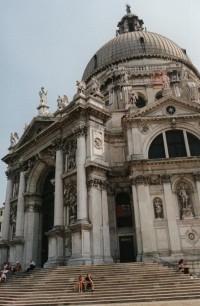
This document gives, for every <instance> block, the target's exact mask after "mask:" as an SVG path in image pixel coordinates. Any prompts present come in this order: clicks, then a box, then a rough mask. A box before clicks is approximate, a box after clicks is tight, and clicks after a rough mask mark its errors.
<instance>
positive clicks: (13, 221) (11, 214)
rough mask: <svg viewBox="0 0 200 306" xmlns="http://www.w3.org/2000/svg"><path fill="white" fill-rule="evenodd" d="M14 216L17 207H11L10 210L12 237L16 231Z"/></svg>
mask: <svg viewBox="0 0 200 306" xmlns="http://www.w3.org/2000/svg"><path fill="white" fill-rule="evenodd" d="M16 217H17V209H16V208H13V209H11V212H10V225H11V228H12V238H13V237H14V236H15V232H16Z"/></svg>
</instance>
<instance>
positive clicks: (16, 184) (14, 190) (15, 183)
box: [13, 180, 19, 198]
mask: <svg viewBox="0 0 200 306" xmlns="http://www.w3.org/2000/svg"><path fill="white" fill-rule="evenodd" d="M18 191H19V182H18V180H16V181H15V182H14V185H13V198H14V197H17V196H18Z"/></svg>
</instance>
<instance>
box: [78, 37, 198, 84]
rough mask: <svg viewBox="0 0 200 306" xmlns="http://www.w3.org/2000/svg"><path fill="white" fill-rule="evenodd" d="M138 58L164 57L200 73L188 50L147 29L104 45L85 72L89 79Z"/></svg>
mask: <svg viewBox="0 0 200 306" xmlns="http://www.w3.org/2000/svg"><path fill="white" fill-rule="evenodd" d="M138 58H164V59H169V60H174V61H177V62H182V63H184V64H186V65H189V66H190V67H191V68H192V69H193V70H195V72H196V73H197V74H198V72H197V70H196V68H195V67H194V66H193V65H192V62H191V61H190V59H189V57H188V56H187V55H186V52H185V51H184V50H183V49H181V48H180V47H179V46H178V45H177V44H176V43H174V42H173V41H171V40H170V39H168V38H166V37H164V36H162V35H159V34H156V33H152V32H147V31H133V32H128V33H124V34H122V35H119V36H116V37H115V38H113V39H111V40H110V41H109V42H107V43H106V44H105V45H103V46H102V47H101V48H100V49H99V50H98V51H97V52H96V53H95V55H94V56H93V57H92V58H91V60H90V61H89V63H88V65H87V66H86V69H85V71H84V74H83V80H84V81H87V80H89V79H90V77H91V76H92V75H94V74H96V73H97V72H99V71H101V70H104V69H105V68H106V67H108V66H110V65H114V64H117V63H119V62H122V61H126V60H130V59H138Z"/></svg>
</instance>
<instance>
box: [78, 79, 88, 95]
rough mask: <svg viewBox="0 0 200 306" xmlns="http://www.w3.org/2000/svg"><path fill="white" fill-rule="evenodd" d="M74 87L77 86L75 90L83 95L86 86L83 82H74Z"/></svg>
mask: <svg viewBox="0 0 200 306" xmlns="http://www.w3.org/2000/svg"><path fill="white" fill-rule="evenodd" d="M76 86H77V89H78V93H82V94H85V91H86V84H85V82H84V81H82V80H81V81H76Z"/></svg>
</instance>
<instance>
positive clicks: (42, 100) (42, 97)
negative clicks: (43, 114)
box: [39, 87, 48, 104]
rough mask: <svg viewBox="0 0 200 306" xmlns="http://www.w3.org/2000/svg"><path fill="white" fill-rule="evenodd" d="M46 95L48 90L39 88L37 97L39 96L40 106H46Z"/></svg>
mask: <svg viewBox="0 0 200 306" xmlns="http://www.w3.org/2000/svg"><path fill="white" fill-rule="evenodd" d="M47 93H48V90H46V91H45V90H44V87H41V90H40V92H39V96H40V104H47Z"/></svg>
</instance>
